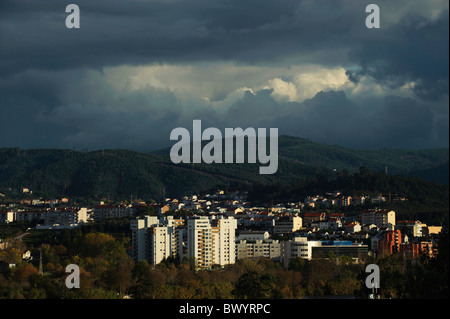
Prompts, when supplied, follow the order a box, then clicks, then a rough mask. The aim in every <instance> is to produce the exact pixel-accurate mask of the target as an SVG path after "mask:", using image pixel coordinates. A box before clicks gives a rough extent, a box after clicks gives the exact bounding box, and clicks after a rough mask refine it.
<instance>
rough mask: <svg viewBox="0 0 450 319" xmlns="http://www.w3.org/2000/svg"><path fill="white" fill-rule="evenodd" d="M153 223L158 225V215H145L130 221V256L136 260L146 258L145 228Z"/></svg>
mask: <svg viewBox="0 0 450 319" xmlns="http://www.w3.org/2000/svg"><path fill="white" fill-rule="evenodd" d="M155 225H158V217H156V216H145V217H144V218H140V219H139V218H136V219H132V220H131V221H130V228H131V243H132V246H133V251H132V257H133V258H134V260H135V261H136V262H139V261H141V260H143V259H145V260H147V230H148V228H150V227H152V226H155ZM147 261H148V260H147Z"/></svg>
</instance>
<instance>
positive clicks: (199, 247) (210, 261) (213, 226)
mask: <svg viewBox="0 0 450 319" xmlns="http://www.w3.org/2000/svg"><path fill="white" fill-rule="evenodd" d="M187 225H188V227H187V257H188V258H193V259H194V260H195V266H196V267H197V268H199V269H210V268H211V267H212V266H213V265H220V266H225V265H228V264H234V263H235V260H236V255H235V249H236V248H235V247H236V245H235V232H236V229H237V222H236V220H235V219H234V218H233V217H231V216H230V217H227V218H225V217H222V216H221V217H219V218H213V217H207V216H199V217H194V218H191V219H188V223H187Z"/></svg>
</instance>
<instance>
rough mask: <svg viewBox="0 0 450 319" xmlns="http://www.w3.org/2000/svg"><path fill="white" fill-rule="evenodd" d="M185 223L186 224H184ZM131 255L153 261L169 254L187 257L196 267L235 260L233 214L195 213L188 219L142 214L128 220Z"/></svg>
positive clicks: (222, 264)
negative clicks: (131, 247) (140, 217)
mask: <svg viewBox="0 0 450 319" xmlns="http://www.w3.org/2000/svg"><path fill="white" fill-rule="evenodd" d="M186 226H187V227H186ZM130 228H131V231H132V245H133V258H134V259H135V260H136V261H141V260H143V259H145V260H146V261H147V262H148V263H149V264H151V265H156V264H158V263H160V262H161V261H163V260H164V259H166V258H168V257H176V258H179V259H180V260H182V259H183V258H190V259H192V260H194V261H195V265H196V267H197V268H198V269H210V268H211V267H212V266H213V265H220V266H225V265H228V264H234V263H235V260H236V255H235V254H236V253H235V247H236V246H235V232H236V229H237V221H236V220H235V219H234V218H233V217H219V218H215V217H208V216H201V217H194V218H190V219H188V220H187V225H185V221H184V220H183V219H174V218H173V217H171V216H166V217H163V218H161V219H159V220H158V218H157V217H153V216H152V217H151V216H145V217H144V218H143V219H135V220H132V221H131V222H130Z"/></svg>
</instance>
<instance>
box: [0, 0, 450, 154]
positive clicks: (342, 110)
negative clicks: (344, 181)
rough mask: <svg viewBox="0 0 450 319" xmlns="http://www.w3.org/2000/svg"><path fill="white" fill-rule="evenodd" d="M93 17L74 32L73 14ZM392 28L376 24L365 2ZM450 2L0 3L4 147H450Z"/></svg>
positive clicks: (195, 0) (131, 0)
mask: <svg viewBox="0 0 450 319" xmlns="http://www.w3.org/2000/svg"><path fill="white" fill-rule="evenodd" d="M69 3H75V4H77V5H78V6H79V7H80V10H81V27H80V29H68V28H66V25H65V20H66V17H67V15H68V13H66V12H65V8H66V6H67V5H68V4H69ZM369 3H376V4H377V5H378V6H379V8H380V16H381V28H380V29H367V28H366V25H365V19H366V16H367V15H368V14H367V13H366V12H365V8H366V5H367V4H369ZM448 7H449V2H448V0H396V1H392V0H389V1H385V0H372V1H364V0H360V1H355V0H326V1H325V0H295V1H294V0H70V1H68V0H1V1H0V147H21V148H36V147H49V148H74V147H75V148H76V149H89V150H94V149H103V148H126V149H134V150H154V149H158V148H161V147H167V146H171V145H172V144H173V143H174V142H173V141H170V139H169V136H170V132H171V131H172V129H174V128H176V127H180V126H181V127H186V128H188V129H189V130H192V120H193V119H201V120H202V124H203V128H206V127H209V126H214V127H218V128H220V129H223V128H225V127H242V128H246V127H254V128H257V127H266V128H269V127H277V128H279V132H280V134H289V135H293V136H299V137H304V138H308V139H310V140H312V141H315V142H322V143H328V144H338V145H342V146H348V147H357V148H433V147H448V143H449V123H448V121H449V48H448V47H449V11H448V10H449V8H448Z"/></svg>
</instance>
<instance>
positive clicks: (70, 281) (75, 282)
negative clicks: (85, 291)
mask: <svg viewBox="0 0 450 319" xmlns="http://www.w3.org/2000/svg"><path fill="white" fill-rule="evenodd" d="M66 273H70V274H69V275H68V276H67V278H66V287H67V288H69V289H72V288H80V267H78V266H77V265H75V264H70V265H67V267H66Z"/></svg>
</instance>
